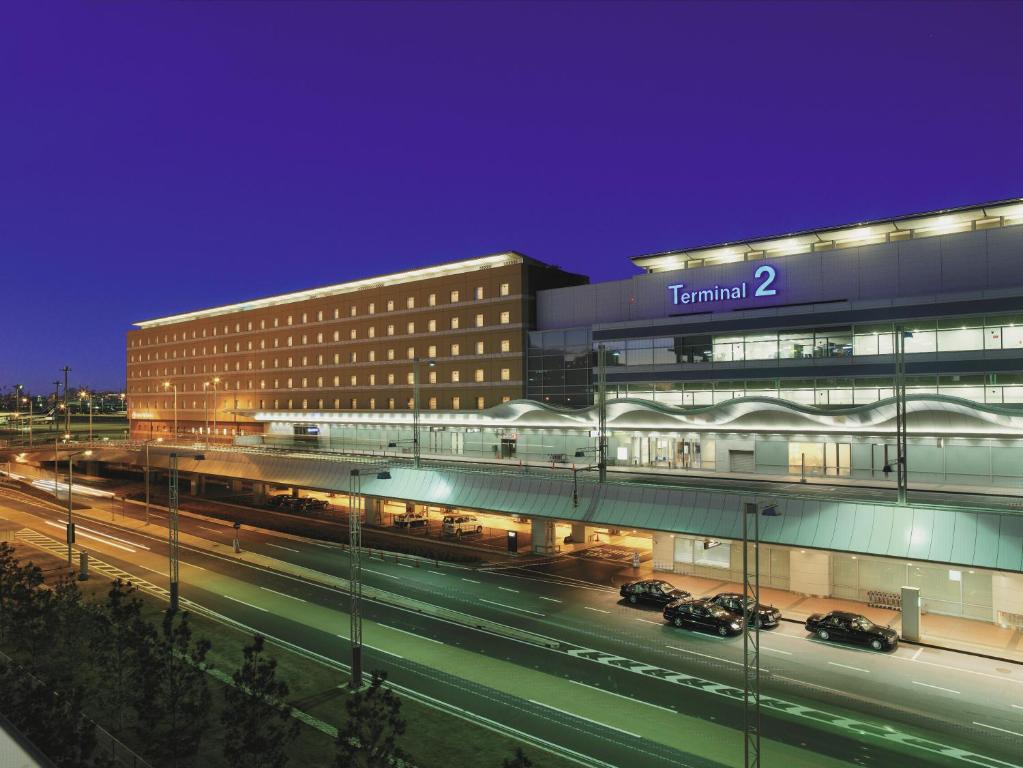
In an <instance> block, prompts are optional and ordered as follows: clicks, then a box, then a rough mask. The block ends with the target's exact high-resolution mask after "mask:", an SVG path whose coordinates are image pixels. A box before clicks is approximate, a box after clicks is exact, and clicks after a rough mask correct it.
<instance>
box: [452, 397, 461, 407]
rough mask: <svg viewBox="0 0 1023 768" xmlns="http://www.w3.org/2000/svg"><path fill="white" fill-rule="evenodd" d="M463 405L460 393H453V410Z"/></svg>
mask: <svg viewBox="0 0 1023 768" xmlns="http://www.w3.org/2000/svg"><path fill="white" fill-rule="evenodd" d="M461 407H462V398H460V397H459V396H458V395H452V396H451V410H453V411H457V410H458V409H459V408H461Z"/></svg>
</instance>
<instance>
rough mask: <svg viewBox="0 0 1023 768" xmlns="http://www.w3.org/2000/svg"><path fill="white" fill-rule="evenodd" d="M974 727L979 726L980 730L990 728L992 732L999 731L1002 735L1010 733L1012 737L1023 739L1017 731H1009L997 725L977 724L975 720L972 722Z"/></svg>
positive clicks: (1022, 734) (1021, 734)
mask: <svg viewBox="0 0 1023 768" xmlns="http://www.w3.org/2000/svg"><path fill="white" fill-rule="evenodd" d="M973 724H974V725H979V726H980V727H982V728H990V729H991V730H993V731H1001V732H1002V733H1011V734H1012V735H1013V736H1019V737H1020V738H1021V739H1023V733H1019V732H1018V731H1010V730H1009V729H1008V728H999V727H998V726H997V725H988V724H987V723H978V722H977V721H976V720H974V721H973Z"/></svg>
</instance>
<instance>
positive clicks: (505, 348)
mask: <svg viewBox="0 0 1023 768" xmlns="http://www.w3.org/2000/svg"><path fill="white" fill-rule="evenodd" d="M501 351H502V352H511V339H501Z"/></svg>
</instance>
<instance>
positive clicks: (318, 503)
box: [302, 496, 327, 509]
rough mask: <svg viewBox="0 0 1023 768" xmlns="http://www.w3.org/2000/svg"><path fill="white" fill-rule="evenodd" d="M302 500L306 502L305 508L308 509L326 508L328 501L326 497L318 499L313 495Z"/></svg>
mask: <svg viewBox="0 0 1023 768" xmlns="http://www.w3.org/2000/svg"><path fill="white" fill-rule="evenodd" d="M302 501H304V502H305V508H306V509H326V508H327V502H326V500H325V499H317V498H313V497H311V496H310V497H308V498H305V499H303V500H302Z"/></svg>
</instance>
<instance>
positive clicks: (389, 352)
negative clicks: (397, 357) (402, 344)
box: [387, 348, 394, 360]
mask: <svg viewBox="0 0 1023 768" xmlns="http://www.w3.org/2000/svg"><path fill="white" fill-rule="evenodd" d="M387 359H388V360H393V359H394V349H393V348H392V349H389V350H387Z"/></svg>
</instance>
